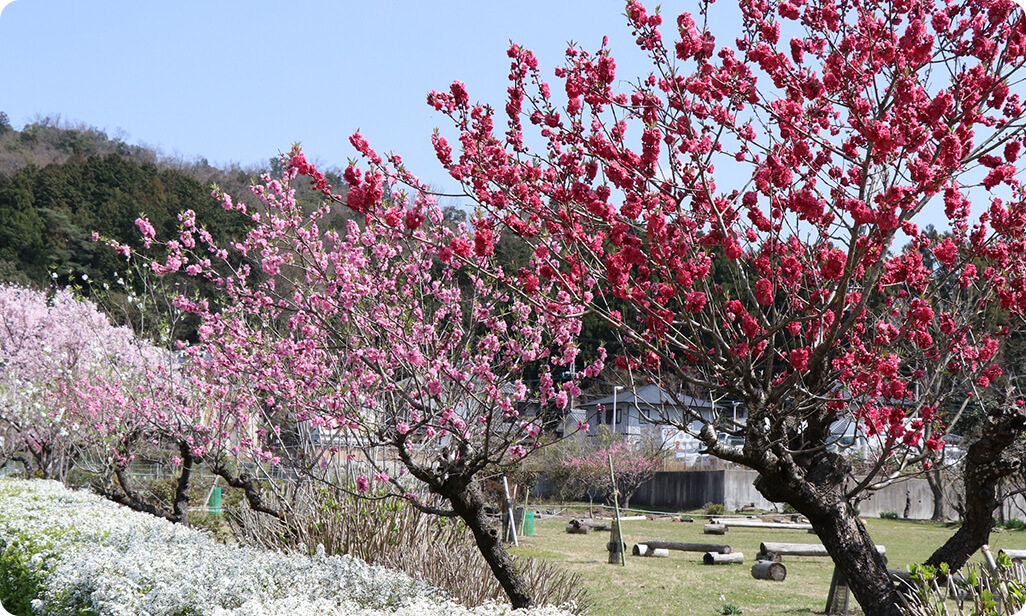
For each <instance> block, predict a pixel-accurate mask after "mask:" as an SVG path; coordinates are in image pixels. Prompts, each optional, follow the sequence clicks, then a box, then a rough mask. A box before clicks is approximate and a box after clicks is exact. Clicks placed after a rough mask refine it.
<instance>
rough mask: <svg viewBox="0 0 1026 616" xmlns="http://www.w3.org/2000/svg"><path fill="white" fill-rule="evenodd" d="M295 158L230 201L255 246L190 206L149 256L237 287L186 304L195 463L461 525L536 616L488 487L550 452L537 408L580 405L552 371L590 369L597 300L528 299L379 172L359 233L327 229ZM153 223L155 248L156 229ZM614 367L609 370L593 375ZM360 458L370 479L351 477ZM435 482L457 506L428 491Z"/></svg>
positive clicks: (357, 203) (462, 235)
mask: <svg viewBox="0 0 1026 616" xmlns="http://www.w3.org/2000/svg"><path fill="white" fill-rule="evenodd" d="M282 162H283V164H282V176H281V177H280V178H277V179H271V178H270V177H269V176H264V178H263V179H262V182H261V183H260V184H258V185H256V186H254V188H253V193H254V195H255V197H256V203H255V205H254V206H252V207H249V206H247V205H245V204H243V203H237V202H235V201H233V200H232V198H231V197H230V196H229V195H221V198H222V199H223V203H224V206H225V208H226V209H229V210H235V211H237V212H238V213H239V215H240V216H243V215H245V216H249V217H250V218H251V219H252V222H253V228H252V229H251V231H250V232H249V233H248V234H247V236H246V238H245V239H244V240H243V241H240V242H238V243H236V244H234V245H233V246H228V247H221V246H218V245H216V244H215V243H214V241H213V239H212V238H211V237H210V235H209V234H208V233H207V232H206V231H205V230H204V229H203V228H202V226H201V225H200V224H199V222H198V221H197V220H196V218H195V216H194V214H192V213H191V212H186V213H183V215H182V216H181V221H182V227H181V230H180V233H179V237H178V238H176V239H174V240H172V241H169V242H167V243H166V249H167V256H166V258H165V259H163V260H161V261H159V262H154V263H153V264H152V267H153V269H154V271H155V272H157V273H158V274H160V275H164V274H167V273H170V272H174V271H185V272H186V273H188V274H190V275H193V276H205V277H208V278H210V279H212V280H213V281H214V282H215V283H216V284H217V286H218V287H220V288H221V289H222V290H223V292H224V296H223V297H221V298H218V301H219V304H218V305H213V304H212V303H209V302H207V301H199V300H193V299H188V298H185V297H182V298H179V299H178V300H177V306H178V307H179V308H180V309H182V310H184V311H186V312H188V313H192V314H195V315H197V316H198V317H199V318H200V320H201V325H200V327H199V330H198V331H199V338H200V339H199V341H198V343H196V344H194V345H191V346H188V347H187V348H185V349H184V352H185V353H187V354H188V355H189V356H190V358H191V364H190V366H189V368H188V372H189V380H190V383H191V384H192V385H193V386H195V387H196V388H198V390H199V392H200V395H199V396H198V397H197V398H196V399H197V401H201V402H199V404H200V405H201V406H202V407H203V408H204V409H205V410H204V411H203V412H202V413H197V412H194V413H193V414H194V415H196V416H199V415H205V416H206V417H208V419H207V420H205V421H204V426H205V428H206V432H205V435H204V438H203V440H202V442H198V443H197V444H196V447H195V451H194V453H195V454H197V455H200V456H202V457H203V459H204V461H205V464H207V466H208V467H210V468H211V469H212V470H213V471H214V472H215V473H218V474H222V473H223V472H224V470H225V468H226V466H227V463H228V462H229V461H231V460H232V459H233V458H232V457H233V456H234V459H235V460H242V461H247V460H248V461H251V462H266V463H270V464H278V465H280V466H281V467H282V468H284V469H285V470H286V472H293V473H298V475H297V476H298V477H309V478H313V479H314V480H315V481H318V482H325V483H327V484H328V485H331V486H333V487H335V488H337V489H342V490H348V491H351V492H353V493H356V494H364V495H365V496H367V497H371V498H384V497H399V498H405V499H406V500H407V501H409V502H410V503H411V504H412V505H413V506H416V507H418V508H420V509H422V510H425V511H428V512H430V513H434V514H438V515H443V516H450V517H458V518H460V519H462V520H463V521H464V522H465V523H466V524H467V526H468V527H469V528H470V530H471V531H472V532H473V534H474V537H475V540H476V542H477V545H478V547H479V549H480V550H481V553H482V555H483V556H484V558H485V560H486V561H487V562H488V564H489V566H490V567H491V569H492V571H493V573H494V574H495V576H496V578H497V579H498V581H499V582H500V584H501V585H502V587H503V589H504V590H505V592H506V594H507V596H508V597H509V599H510V601H511V603H512V604H513V606H514V607H518V608H519V607H526V606H529V605H530V604H531V597H530V594H529V589H528V587H527V585H526V584H525V582H524V580H523V578H522V576H521V575H520V573H519V572H518V571H517V569H516V567H515V565H514V563H513V561H512V559H511V558H510V556H509V554H508V553H507V552H506V551H505V549H504V547H503V545H502V542H501V539H500V537H499V535H498V532H497V531H496V529H494V528H491V525H490V523H489V521H488V520H487V518H486V516H485V507H484V505H485V503H484V498H483V496H482V492H481V488H480V486H479V484H478V479H479V477H480V476H481V475H482V473H483V472H485V471H486V470H487V471H489V472H501V471H502V470H503V469H504V468H508V467H509V466H511V465H513V464H516V463H518V462H519V461H520V459H522V458H523V457H524V456H525V455H527V454H528V453H530V452H531V451H532V450H533V449H535V448H536V447H537V446H539V445H541V444H542V440H541V435H540V432H541V430H540V424H539V421H538V420H537V419H536V418H535V417H533V416H531V415H526V414H524V413H523V411H524V410H525V408H526V407H527V406H529V405H531V404H532V403H534V404H538V405H547V404H553V405H555V406H557V407H560V408H565V407H566V406H567V404H568V400H569V398H570V397H572V396H574V395H579V389H578V387H577V385H576V383H575V382H574V381H564V382H563V383H557V382H556V380H555V379H554V378H553V375H554V373H557V372H562V370H563V367H564V366H567V365H569V364H572V363H573V362H574V361H575V360H576V356H577V349H576V347H575V336H576V334H577V332H578V329H579V327H580V323H579V320H578V319H576V318H575V315H577V314H580V312H581V311H582V310H583V307H582V306H581V305H580V304H579V302H577V301H576V300H574V299H573V298H572V297H571V296H570V295H569V294H568V293H566V292H564V291H560V290H558V289H549V288H547V287H549V286H551V285H552V284H553V283H545V284H544V285H541V284H540V285H539V288H543V287H544V288H545V292H546V293H547V294H549V295H551V297H552V298H553V299H552V302H550V303H549V304H547V305H545V306H544V307H539V306H537V305H535V304H534V303H533V302H528V301H525V296H524V294H523V293H521V292H516V291H514V290H511V289H512V287H513V285H512V284H510V282H511V278H512V277H514V276H515V275H516V274H515V273H509V272H505V271H504V270H503V268H502V267H501V265H500V264H498V263H496V262H495V259H494V258H492V256H491V250H490V248H489V249H487V250H486V249H485V248H486V246H490V242H491V241H492V240H491V239H486V235H485V234H484V233H481V232H480V231H479V232H478V233H477V234H476V235H475V236H473V237H470V236H469V235H468V229H467V228H466V226H464V225H456V226H454V225H449V224H446V221H445V219H444V216H443V211H442V209H441V208H439V207H437V206H436V205H435V204H434V203H432V202H430V201H429V200H428V199H427V197H426V196H425V195H424V194H418V195H416V196H415V197H413V198H408V197H407V195H405V194H404V193H401V192H395V193H390V192H389V191H388V190H387V188H386V187H385V186H384V185H383V184H382V176H380V175H376V174H368V176H367V177H366V178H365V179H366V180H367V184H366V185H365V186H364V188H363V189H357V190H353V191H351V192H350V194H349V203H350V205H351V206H353V207H354V209H357V210H358V211H359V212H360V213H361V214H362V215H363V221H362V222H361V223H358V222H357V221H355V220H350V221H348V222H347V223H346V224H345V227H344V228H343V229H332V228H324V227H322V222H323V221H324V220H325V219H326V217H327V216H328V215H329V214H330V213H331V208H332V207H335V203H334V201H333V200H331V199H327V200H325V203H324V205H323V206H322V207H320V208H318V209H314V210H312V211H304V209H303V208H302V207H301V206H300V205H299V204H298V203H297V202H296V199H295V191H294V190H293V188H292V180H293V179H294V178H295V176H296V175H297V174H299V173H303V174H305V175H309V176H311V177H312V178H313V180H314V183H315V186H316V188H318V189H319V190H323V191H325V192H326V193H327V194H331V193H330V187H329V186H327V185H326V182H325V180H324V177H323V176H322V175H321V174H320V172H318V171H317V170H316V168H314V167H313V166H312V165H311V164H310V163H308V162H307V161H306V159H305V157H304V156H303V154H302V152H301V151H300V150H299V149H298V148H296V149H294V150H293V151H292V152H291V154H290V155H289V156H287V157H285V158H284V159H283V161H282ZM138 224H139V226H140V229H142V231H143V234H144V235H145V236H146V240H147V243H151V242H153V241H154V239H155V232H154V230H153V228H152V226H150V225H148V224H147V223H146V221H145V220H142V219H141V220H140V221H138ZM529 367H530V368H531V369H532V375H534V374H536V376H537V385H536V386H532V387H530V388H529V387H528V381H527V378H528V376H527V375H526V374H525V370H526V369H527V368H529ZM601 369H602V362H601V360H599V361H597V362H596V363H594V364H592V365H590V366H588V367H587V368H586V369H585V370H584V371H583V373H582V374H583V375H595V374H598V372H599V371H600V370H601ZM347 458H348V461H350V462H352V463H353V464H350V465H347V464H346V462H347V460H346V459H347ZM354 465H357V466H358V467H359V468H362V469H364V470H362V471H357V472H356V474H355V476H354V475H352V474H349V473H347V472H342V471H343V470H344V469H346V468H351V467H352V466H354ZM222 476H224V475H222ZM229 484H230V485H235V484H233V483H232V482H231V481H229ZM240 487H245V486H240ZM250 487H254V488H257V489H258V488H259V486H257V485H253V484H252V483H251V486H250ZM423 488H427V490H428V491H429V492H430V493H433V494H435V495H438V496H440V497H442V499H443V500H441V501H439V502H438V503H436V502H435V501H434V500H432V499H426V498H421V497H420V496H419V493H420V492H421V491H422V489H423ZM251 504H252V500H251Z"/></svg>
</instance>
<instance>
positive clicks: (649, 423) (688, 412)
mask: <svg viewBox="0 0 1026 616" xmlns="http://www.w3.org/2000/svg"><path fill="white" fill-rule="evenodd" d="M579 409H580V412H582V413H583V414H585V415H586V416H587V423H588V432H589V433H590V434H593V435H594V434H598V433H599V430H600V427H605V428H606V429H608V430H610V431H612V432H616V433H619V434H622V435H624V436H625V437H626V438H627V440H628V441H631V442H641V441H644V440H649V439H651V440H656V439H658V440H659V441H660V442H661V443H662V444H663V445H664V446H666V447H668V448H671V449H674V450H675V451H676V452H677V453H678V457H683V456H685V455H695V454H697V453H698V451H699V449H700V443H699V442H698V441H697V440H696V439H695V438H694V436H692V435H691V434H688V433H687V432H685V431H683V430H679V429H678V428H677V427H675V426H684V425H687V426H688V427H689V428H690V429H691V430H692V431H693V432H697V431H698V429H699V428H700V427H701V426H702V424H703V423H707V422H713V421H728V422H729V421H733V422H734V423H737V424H743V423H744V422H745V419H746V416H745V413H744V408H743V407H741V406H740V405H738V404H734V403H731V402H729V401H728V402H726V403H724V402H719V403H717V402H714V401H713V400H712V399H708V398H696V397H693V396H689V395H687V394H672V393H669V392H667V391H665V390H663V389H661V388H660V387H659V386H658V385H644V386H642V387H636V388H634V389H626V388H624V389H622V390H620V391H614V392H613V395H611V396H606V397H604V398H600V399H598V400H592V401H590V402H586V403H583V404H581V405H580V406H579ZM671 423H672V424H673V425H670V424H671Z"/></svg>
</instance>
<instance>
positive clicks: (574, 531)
mask: <svg viewBox="0 0 1026 616" xmlns="http://www.w3.org/2000/svg"><path fill="white" fill-rule="evenodd" d="M566 532H568V533H570V534H571V535H587V534H588V533H590V532H591V526H588V525H587V524H585V523H584V522H581V521H580V520H570V521H569V522H567V523H566Z"/></svg>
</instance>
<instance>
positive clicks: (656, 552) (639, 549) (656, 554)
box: [631, 543, 670, 558]
mask: <svg viewBox="0 0 1026 616" xmlns="http://www.w3.org/2000/svg"><path fill="white" fill-rule="evenodd" d="M631 554H633V555H634V556H647V557H650V558H668V557H669V556H670V551H669V550H667V549H665V548H653V547H649V546H648V545H645V544H644V543H635V544H634V549H633V550H631Z"/></svg>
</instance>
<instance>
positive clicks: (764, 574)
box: [752, 560, 787, 582]
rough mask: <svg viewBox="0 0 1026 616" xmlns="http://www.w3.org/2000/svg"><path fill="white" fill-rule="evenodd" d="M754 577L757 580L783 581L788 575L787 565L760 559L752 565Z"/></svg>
mask: <svg viewBox="0 0 1026 616" xmlns="http://www.w3.org/2000/svg"><path fill="white" fill-rule="evenodd" d="M752 577H753V578H755V579H757V580H773V581H774V582H783V581H784V578H786V577H787V567H785V566H784V563H775V562H773V561H771V560H760V561H759V562H757V563H755V564H754V565H752Z"/></svg>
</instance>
